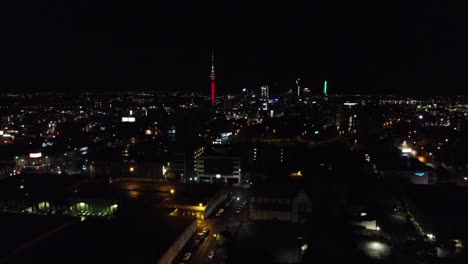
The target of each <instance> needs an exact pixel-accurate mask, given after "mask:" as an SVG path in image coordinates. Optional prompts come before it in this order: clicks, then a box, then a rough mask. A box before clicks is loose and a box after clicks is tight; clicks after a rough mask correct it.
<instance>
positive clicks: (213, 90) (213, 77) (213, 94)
mask: <svg viewBox="0 0 468 264" xmlns="http://www.w3.org/2000/svg"><path fill="white" fill-rule="evenodd" d="M210 80H211V105H212V106H214V105H215V99H216V83H215V80H216V74H215V68H214V51H213V50H211V74H210Z"/></svg>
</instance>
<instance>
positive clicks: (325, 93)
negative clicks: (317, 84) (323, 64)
mask: <svg viewBox="0 0 468 264" xmlns="http://www.w3.org/2000/svg"><path fill="white" fill-rule="evenodd" d="M323 95H324V96H327V95H328V87H327V80H325V81H324V82H323Z"/></svg>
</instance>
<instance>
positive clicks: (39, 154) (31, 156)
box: [29, 152, 42, 158]
mask: <svg viewBox="0 0 468 264" xmlns="http://www.w3.org/2000/svg"><path fill="white" fill-rule="evenodd" d="M29 157H30V158H40V157H42V153H41V152H37V153H29Z"/></svg>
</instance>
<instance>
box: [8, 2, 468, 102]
mask: <svg viewBox="0 0 468 264" xmlns="http://www.w3.org/2000/svg"><path fill="white" fill-rule="evenodd" d="M27 2H28V4H27V5H25V4H24V3H22V4H21V5H20V4H16V3H8V4H6V5H7V7H6V8H3V11H4V12H5V14H2V20H4V21H3V24H4V25H6V30H5V31H4V33H3V35H2V39H4V40H5V42H6V46H4V48H3V49H2V52H1V57H2V59H1V60H0V69H1V71H2V73H3V74H2V75H1V77H0V90H10V91H11V90H17V89H20V90H25V91H72V90H76V91H106V90H181V91H191V90H193V91H196V92H205V91H206V93H207V94H208V93H209V89H210V88H209V71H210V52H209V51H210V49H211V48H214V49H215V52H216V74H217V87H218V92H219V93H226V91H233V90H236V91H237V90H241V89H242V88H244V87H247V88H249V89H253V88H258V87H259V85H261V84H270V85H274V84H275V83H276V84H277V86H278V87H279V89H280V90H281V91H285V90H287V89H288V88H289V87H290V88H293V87H294V85H295V84H294V81H295V79H296V78H297V77H301V78H302V79H303V80H304V82H303V83H304V85H305V86H306V87H309V88H310V89H311V90H312V91H314V90H320V89H321V85H322V82H323V81H324V80H328V81H329V85H330V93H332V94H333V93H339V94H404V95H406V94H408V95H462V94H466V92H465V90H466V89H464V87H465V86H466V85H467V84H468V78H467V77H466V76H465V74H464V73H465V72H466V71H467V70H468V65H467V63H466V61H467V60H466V59H467V58H468V56H467V52H466V50H465V48H464V47H466V46H467V45H466V44H468V43H467V38H466V36H467V34H466V33H468V32H467V29H466V28H464V25H465V24H466V22H467V21H466V19H467V18H466V17H465V16H464V15H463V13H462V11H461V10H462V9H461V8H457V7H456V6H454V4H452V3H445V2H443V1H440V0H438V1H432V2H431V3H427V1H425V2H423V1H416V2H418V3H411V4H408V3H399V2H395V3H392V4H388V5H386V6H385V5H384V4H379V3H339V1H333V2H330V1H326V2H325V1H319V2H316V3H306V2H300V3H297V4H292V5H288V6H283V5H279V4H274V3H269V4H268V5H262V4H259V3H254V4H252V3H242V2H241V3H230V4H221V3H217V2H215V3H212V4H209V3H206V4H201V3H196V4H195V3H161V4H159V3H152V4H140V5H138V4H129V5H118V4H116V3H112V2H111V1H101V2H99V3H95V2H94V1H84V0H80V1H72V2H70V3H51V2H48V3H37V2H35V1H27ZM198 10H200V11H198ZM370 10H372V12H371V11H370Z"/></svg>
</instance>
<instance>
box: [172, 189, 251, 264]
mask: <svg viewBox="0 0 468 264" xmlns="http://www.w3.org/2000/svg"><path fill="white" fill-rule="evenodd" d="M237 198H239V199H237ZM247 199H248V197H247V196H246V192H245V191H244V190H243V189H240V188H239V189H236V190H235V191H233V197H232V198H228V199H227V200H226V201H225V202H224V203H222V205H221V206H220V207H219V208H217V209H216V210H215V211H214V212H213V215H211V216H210V217H209V218H208V219H205V220H199V222H198V231H197V232H200V231H201V230H202V229H203V228H208V229H209V234H208V235H207V236H206V237H205V239H204V241H203V242H201V243H200V245H198V246H194V241H195V240H196V239H197V234H195V236H194V237H193V238H192V239H191V240H189V241H188V242H187V245H186V246H185V248H184V249H182V250H181V252H180V254H179V256H178V257H177V258H176V259H175V261H174V263H175V264H178V263H227V256H226V254H225V248H224V247H222V246H221V247H216V245H217V242H216V235H218V234H219V233H220V232H222V231H224V230H226V228H227V227H228V226H230V227H238V226H239V224H240V222H241V219H243V218H245V217H247V213H248V210H247V208H248V203H247ZM243 202H245V206H242V203H243ZM227 203H229V206H226V204H227ZM220 208H223V209H224V212H223V213H221V214H220V215H219V216H216V212H218V210H219V209H220ZM239 208H240V210H239V213H237V212H236V210H238V209H239ZM230 231H233V232H235V231H236V228H231V229H230ZM210 251H215V254H214V257H213V258H212V259H209V258H208V255H209V254H210ZM187 252H190V253H192V255H191V257H190V259H189V260H188V261H182V257H183V255H184V254H185V253H187Z"/></svg>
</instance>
